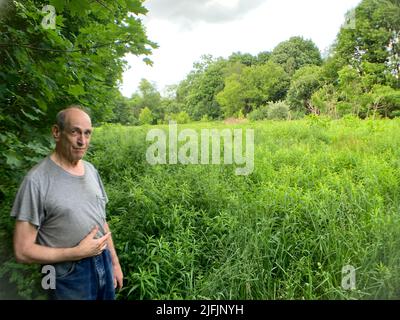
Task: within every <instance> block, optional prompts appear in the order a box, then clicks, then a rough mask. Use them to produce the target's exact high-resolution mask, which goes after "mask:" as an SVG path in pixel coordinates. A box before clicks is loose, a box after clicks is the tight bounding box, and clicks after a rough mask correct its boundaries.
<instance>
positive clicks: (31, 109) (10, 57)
mask: <svg viewBox="0 0 400 320" xmlns="http://www.w3.org/2000/svg"><path fill="white" fill-rule="evenodd" d="M47 4H52V5H54V6H55V8H56V14H57V18H56V21H55V22H56V25H55V29H51V28H48V29H46V28H44V27H43V26H42V24H41V23H42V21H43V19H44V18H45V16H46V13H42V12H41V10H42V8H43V7H44V6H45V5H47ZM6 6H7V7H6V14H3V11H2V14H1V15H0V34H1V40H0V141H1V144H0V181H1V182H0V229H1V230H7V232H5V233H1V234H0V242H1V245H0V251H1V256H2V257H4V258H5V259H6V258H10V257H11V256H12V251H11V247H10V246H8V244H9V243H10V241H11V240H10V239H11V237H12V225H13V222H14V221H12V220H11V218H10V217H9V213H10V210H11V203H12V201H13V198H14V196H15V193H16V188H17V186H18V184H19V183H20V182H21V179H22V177H23V176H24V175H25V174H26V172H27V171H28V169H30V168H31V167H32V166H33V165H34V164H36V163H37V162H38V161H39V160H40V159H41V158H42V157H43V156H44V155H46V154H48V153H49V151H50V149H51V139H50V138H49V132H50V126H51V124H52V123H53V122H54V119H55V115H56V113H57V112H58V111H59V110H60V109H62V108H63V107H65V106H66V105H69V104H82V105H84V106H86V107H87V109H89V110H90V112H91V116H92V120H93V123H94V124H99V123H101V122H103V121H112V120H113V119H116V118H117V120H118V119H120V117H121V113H122V110H121V109H124V108H125V106H124V105H123V103H122V102H121V99H120V98H121V95H120V93H119V91H118V85H119V81H120V80H121V76H122V72H123V69H124V66H125V62H124V61H123V60H122V58H123V57H124V56H125V55H126V54H128V53H131V54H134V55H149V54H150V53H151V49H152V48H155V47H156V45H155V44H154V43H153V42H151V41H149V40H148V39H147V37H146V34H145V31H144V28H143V25H142V22H141V20H140V17H139V15H140V14H145V13H146V9H145V8H144V7H143V6H142V1H140V0H120V1H111V0H102V1H101V3H100V2H97V1H89V0H83V1H80V0H79V1H78V0H70V1H67V0H57V1H56V0H52V1H40V0H25V1H9V2H8V3H7V5H6ZM2 10H3V9H2ZM118 109H120V111H121V112H120V111H117V110H118ZM113 111H116V114H114V113H113ZM17 269H19V270H23V271H21V272H16V270H17ZM24 270H25V271H24ZM31 270H32V269H31V268H27V267H25V266H21V265H20V266H19V267H17V265H16V264H13V263H9V264H5V265H2V267H1V270H0V273H1V276H0V277H4V278H9V279H11V282H12V283H11V284H10V285H11V286H12V285H14V286H15V285H16V286H18V288H23V287H24V286H25V289H18V291H19V292H20V293H24V292H30V293H29V294H25V293H24V294H23V296H24V297H26V296H27V295H30V296H31V297H32V296H35V292H34V291H35V290H33V289H34V288H33V287H32V288H31V289H30V290H31V291H29V290H26V284H30V283H31V282H32V281H31V280H32V276H31V274H32V273H31V272H30V271H31ZM18 274H19V275H20V278H18V276H17V275H18ZM0 283H3V279H0ZM24 283H26V284H24Z"/></svg>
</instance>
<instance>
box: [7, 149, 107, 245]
mask: <svg viewBox="0 0 400 320" xmlns="http://www.w3.org/2000/svg"><path fill="white" fill-rule="evenodd" d="M84 168H85V174H84V175H83V176H75V175H72V174H70V173H68V172H67V171H65V170H64V169H62V168H61V167H60V166H58V165H57V164H56V163H55V162H54V161H53V160H51V158H50V156H48V157H46V158H45V159H43V160H42V161H41V162H40V163H38V164H37V165H36V166H35V167H33V168H32V169H31V170H30V171H29V173H28V174H27V175H26V177H25V178H24V180H23V182H22V184H21V186H20V188H19V191H18V193H17V196H16V198H15V201H14V205H13V208H12V211H11V216H12V217H15V218H16V219H17V220H21V221H29V222H30V223H31V224H33V225H35V226H37V227H38V237H37V243H38V244H41V245H45V246H48V247H54V248H71V247H74V246H76V245H77V244H79V242H80V241H81V240H82V239H83V238H84V237H86V236H87V235H88V233H89V232H90V231H91V230H92V228H93V227H94V226H95V225H98V226H99V227H100V229H99V233H98V234H97V237H100V236H102V235H104V234H105V232H104V228H103V226H104V224H105V221H106V211H105V206H106V203H107V202H108V198H107V194H106V192H105V190H104V186H103V183H102V181H101V179H100V176H99V173H98V172H97V170H96V169H95V168H94V166H93V165H92V164H90V163H89V162H87V161H84Z"/></svg>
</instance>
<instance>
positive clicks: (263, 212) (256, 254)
mask: <svg viewBox="0 0 400 320" xmlns="http://www.w3.org/2000/svg"><path fill="white" fill-rule="evenodd" d="M210 126H212V127H214V128H218V129H221V130H222V129H232V127H229V126H225V125H221V124H218V123H202V124H191V128H193V129H195V130H197V131H199V132H200V130H201V129H202V128H209V127H210ZM399 126H400V122H399V121H393V120H392V121H389V120H375V121H374V120H367V121H361V120H358V118H356V117H354V116H346V117H345V118H344V119H342V120H339V121H331V120H330V119H329V118H327V117H321V116H316V115H312V116H308V117H307V119H306V120H305V121H293V122H271V121H268V122H257V123H252V124H250V125H244V126H241V128H242V129H248V128H253V129H254V130H255V133H256V135H255V171H254V172H253V174H251V175H250V176H248V177H237V176H235V175H234V171H233V167H232V166H181V165H176V166H150V165H149V164H147V163H146V160H145V152H146V147H147V146H146V143H145V135H146V132H147V129H145V128H124V127H114V126H107V127H104V128H100V130H98V131H96V135H95V136H94V140H93V143H94V147H95V149H94V150H93V152H92V153H91V158H90V160H91V161H92V162H93V163H94V164H95V165H96V166H97V167H98V168H99V170H100V173H101V175H102V177H103V179H104V182H105V187H106V189H107V192H108V194H109V197H110V203H109V208H108V212H109V214H110V220H111V228H112V230H113V236H114V237H115V243H116V246H117V250H118V253H119V257H120V260H121V264H122V267H123V269H124V274H125V288H124V289H123V290H122V292H120V293H119V299H398V298H399V293H398V290H397V288H398V286H399V285H400V282H399V279H400V274H399V268H398V264H399V259H400V256H399V252H400V250H399V249H400V233H399V230H400V229H399V225H400V219H399V215H398V210H397V208H398V206H399V205H400V203H399V197H398V194H399V192H400V190H399V186H398V179H399V178H400V176H399V172H400V170H399V163H398V161H396V160H394V159H397V158H398V157H399V155H400V154H399V150H400V145H399V143H400V136H399V135H400V130H399V129H400V127H399ZM235 128H237V125H235ZM180 129H183V128H180ZM132 137H133V138H132ZM109 154H113V155H115V156H114V157H113V158H112V159H110V157H109ZM321 164H323V165H321ZM345 265H352V266H354V267H355V268H356V269H357V276H356V290H354V291H345V290H343V289H342V288H341V281H342V272H341V271H342V268H343V267H344V266H345Z"/></svg>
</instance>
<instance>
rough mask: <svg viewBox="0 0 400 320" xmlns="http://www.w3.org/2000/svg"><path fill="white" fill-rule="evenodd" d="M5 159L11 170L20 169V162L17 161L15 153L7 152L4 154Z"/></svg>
mask: <svg viewBox="0 0 400 320" xmlns="http://www.w3.org/2000/svg"><path fill="white" fill-rule="evenodd" d="M4 156H5V157H6V159H7V160H6V162H7V164H8V165H9V166H10V167H12V168H18V167H21V165H22V161H21V160H20V159H18V155H17V154H16V152H15V151H8V152H6V153H5V154H4Z"/></svg>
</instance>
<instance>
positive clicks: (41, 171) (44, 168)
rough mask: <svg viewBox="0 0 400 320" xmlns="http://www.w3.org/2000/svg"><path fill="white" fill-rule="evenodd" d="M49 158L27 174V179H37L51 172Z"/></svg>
mask: <svg viewBox="0 0 400 320" xmlns="http://www.w3.org/2000/svg"><path fill="white" fill-rule="evenodd" d="M49 165H50V163H49V157H48V156H47V157H46V158H44V159H42V160H41V161H40V162H38V163H37V164H36V165H34V166H33V167H32V168H31V169H30V170H29V171H28V173H27V175H26V177H27V178H28V179H36V178H38V177H41V176H43V175H45V174H46V173H48V172H49Z"/></svg>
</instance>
